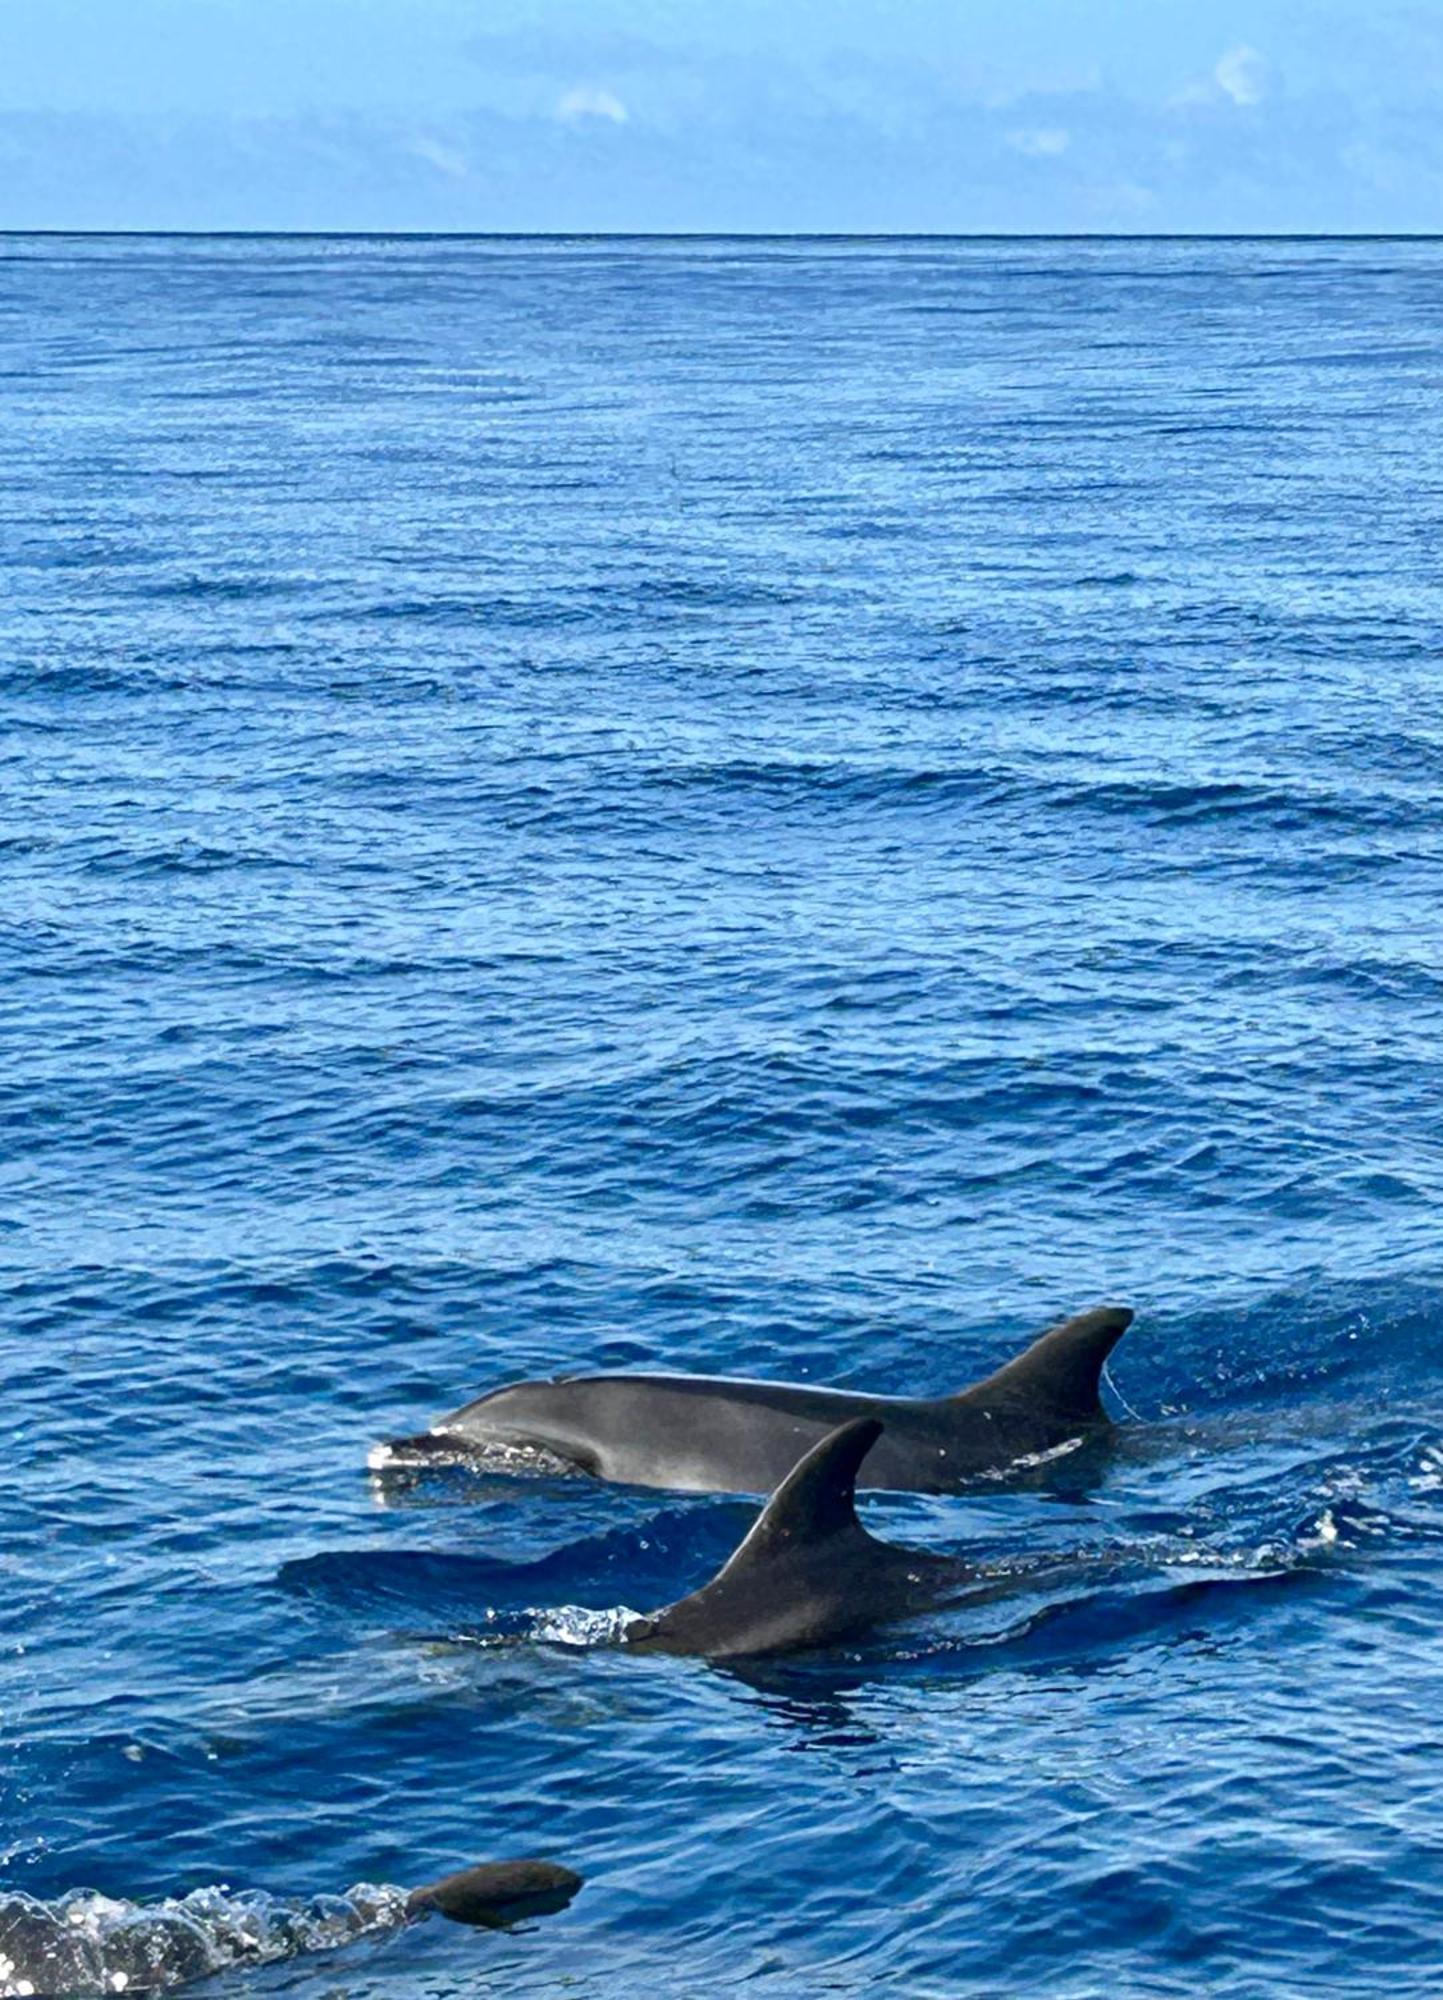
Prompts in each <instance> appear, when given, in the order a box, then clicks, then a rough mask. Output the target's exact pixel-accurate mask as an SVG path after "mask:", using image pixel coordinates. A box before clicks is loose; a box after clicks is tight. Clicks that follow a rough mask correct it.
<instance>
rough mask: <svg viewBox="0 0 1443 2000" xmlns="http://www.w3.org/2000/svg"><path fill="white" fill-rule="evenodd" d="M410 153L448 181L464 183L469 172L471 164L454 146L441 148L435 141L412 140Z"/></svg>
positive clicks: (438, 142)
mask: <svg viewBox="0 0 1443 2000" xmlns="http://www.w3.org/2000/svg"><path fill="white" fill-rule="evenodd" d="M410 151H411V152H412V153H413V154H414V155H415V157H416V158H417V159H418V160H424V161H425V162H426V164H427V165H428V166H431V167H434V168H435V169H436V171H437V173H438V174H444V175H445V176H446V178H447V179H448V180H453V181H464V180H465V179H466V177H467V175H468V174H469V173H470V171H471V162H470V161H469V160H468V159H467V158H466V155H465V154H464V153H462V152H458V151H457V149H456V148H455V147H454V146H443V145H442V144H441V142H440V141H439V140H437V139H413V140H412V141H411V145H410Z"/></svg>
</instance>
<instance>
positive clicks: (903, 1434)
mask: <svg viewBox="0 0 1443 2000" xmlns="http://www.w3.org/2000/svg"><path fill="white" fill-rule="evenodd" d="M1131 1323H1132V1314H1131V1313H1130V1312H1129V1311H1127V1309H1126V1308H1125V1307H1120V1306H1098V1307H1096V1308H1095V1309H1094V1310H1093V1311H1091V1312H1085V1313H1081V1314H1079V1316H1078V1317H1077V1318H1076V1319H1070V1320H1067V1321H1065V1322H1064V1323H1063V1324H1062V1325H1061V1326H1055V1327H1053V1328H1052V1329H1051V1330H1050V1331H1049V1332H1047V1333H1044V1334H1042V1335H1041V1336H1040V1338H1038V1339H1037V1340H1034V1341H1033V1343H1032V1345H1031V1346H1030V1347H1029V1348H1027V1349H1026V1350H1025V1351H1024V1352H1023V1353H1022V1354H1019V1355H1018V1356H1017V1358H1016V1359H1015V1360H1013V1361H1009V1362H1008V1363H1007V1365H1006V1367H1005V1368H999V1369H998V1371H997V1373H996V1374H995V1375H989V1376H988V1377H987V1379H986V1381H984V1382H978V1383H976V1384H975V1385H974V1386H973V1387H972V1388H970V1389H964V1390H962V1391H961V1393H960V1394H958V1395H955V1396H937V1397H911V1396H868V1395H860V1394H856V1393H853V1392H852V1391H850V1390H845V1389H812V1388H805V1387H802V1386H800V1385H796V1384H792V1383H786V1382H754V1381H745V1380H741V1379H731V1378H728V1377H726V1376H711V1375H561V1376H558V1377H556V1378H555V1380H553V1381H546V1382H518V1383H515V1384H513V1385H512V1386H511V1387H509V1388H503V1389H493V1390H491V1391H490V1392H489V1394H487V1395H484V1396H480V1397H478V1398H477V1399H476V1401H475V1402H474V1403H467V1404H465V1405H464V1406H463V1408H461V1409H459V1410H453V1411H452V1412H451V1414H450V1416H447V1417H442V1418H441V1419H440V1421H439V1422H438V1423H437V1424H436V1425H435V1426H434V1428H433V1429H431V1430H429V1431H423V1432H421V1433H420V1435H419V1436H417V1437H411V1438H400V1439H396V1440H394V1441H393V1442H391V1443H389V1444H385V1445H381V1446H378V1447H377V1449H376V1451H375V1452H373V1453H372V1457H371V1464H372V1466H373V1467H375V1468H376V1469H377V1470H383V1469H384V1468H386V1467H387V1466H390V1465H404V1464H407V1463H414V1462H416V1461H418V1460H425V1459H428V1458H429V1459H434V1458H443V1459H444V1458H456V1457H463V1458H464V1457H467V1456H471V1457H476V1456H478V1455H483V1454H485V1453H486V1452H487V1451H488V1450H490V1451H493V1452H495V1451H497V1450H498V1449H499V1450H500V1451H501V1452H502V1453H506V1452H516V1451H518V1450H519V1451H522V1452H526V1453H530V1454H541V1455H544V1456H546V1457H549V1458H554V1459H560V1460H562V1461H563V1462H564V1463H565V1464H566V1465H567V1466H569V1467H574V1468H575V1469H576V1470H578V1471H581V1472H587V1473H590V1474H592V1475H593V1476H594V1477H595V1478H598V1479H615V1480H620V1481H622V1482H624V1483H626V1484H628V1485H632V1486H664V1487H670V1488H673V1489H674V1490H676V1491H679V1492H684V1493H766V1492H770V1490H771V1489H772V1488H773V1487H774V1486H776V1485H777V1483H778V1481H780V1480H782V1479H785V1477H786V1476H787V1474H788V1473H789V1472H790V1471H791V1469H792V1467H793V1466H794V1465H795V1464H796V1463H797V1460H798V1458H799V1457H800V1456H801V1454H802V1453H803V1452H804V1451H806V1450H807V1449H808V1448H809V1447H810V1446H811V1445H814V1444H816V1443H817V1442H818V1441H819V1440H820V1439H821V1438H824V1437H825V1436H826V1435H827V1434H828V1432H830V1431H833V1430H835V1429H836V1427H837V1426H838V1425H839V1424H843V1423H847V1422H850V1421H851V1420H852V1419H854V1418H858V1417H872V1416H875V1417H879V1418H880V1419H881V1420H882V1421H883V1423H884V1425H885V1431H884V1434H883V1436H882V1438H881V1441H880V1442H879V1443H878V1445H877V1448H876V1450H875V1451H874V1452H873V1453H872V1454H871V1456H870V1457H869V1458H868V1460H867V1468H866V1478H865V1480H864V1482H863V1483H864V1484H865V1485H867V1486H885V1487H893V1488H899V1489H906V1490H910V1491H912V1492H919V1493H951V1492H955V1491H957V1489H958V1488H959V1487H962V1486H964V1485H965V1484H966V1483H967V1482H968V1480H970V1479H974V1478H976V1477H977V1475H978V1474H979V1473H987V1472H1000V1471H1003V1470H1005V1469H1006V1468H1007V1467H1008V1466H1010V1465H1014V1464H1015V1463H1016V1462H1017V1461H1018V1460H1019V1459H1024V1458H1028V1457H1035V1456H1036V1455H1037V1454H1038V1453H1041V1452H1048V1451H1053V1450H1056V1449H1057V1447H1058V1446H1060V1445H1064V1444H1067V1443H1068V1442H1069V1441H1070V1440H1072V1439H1074V1438H1079V1437H1084V1436H1087V1435H1088V1434H1090V1433H1096V1432H1098V1431H1102V1430H1104V1429H1106V1428H1107V1427H1108V1418H1107V1415H1106V1413H1105V1411H1104V1410H1103V1407H1102V1404H1101V1402H1100V1401H1099V1398H1098V1379H1099V1377H1100V1375H1101V1373H1102V1366H1103V1363H1104V1362H1105V1361H1106V1359H1107V1357H1108V1355H1109V1354H1110V1353H1111V1352H1112V1350H1113V1348H1114V1347H1115V1346H1116V1344H1117V1342H1118V1341H1119V1340H1120V1339H1121V1338H1122V1336H1123V1334H1124V1333H1125V1332H1126V1331H1127V1328H1128V1327H1129V1326H1130V1325H1131Z"/></svg>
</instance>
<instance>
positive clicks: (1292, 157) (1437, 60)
mask: <svg viewBox="0 0 1443 2000" xmlns="http://www.w3.org/2000/svg"><path fill="white" fill-rule="evenodd" d="M0 226H6V227H11V228H217V229H224V228H241V229H245V228H250V229H307V228H314V229H438V230H444V229H483V230H484V229H517V230H529V229H557V230H566V229H642V230H655V229H661V230H666V229H743V230H788V229H799V230H807V229H829V230H848V229H857V230H909V229H915V230H957V231H971V230H981V231H986V230H1219V231H1230V230H1443V0H687V4H681V0H0Z"/></svg>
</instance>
